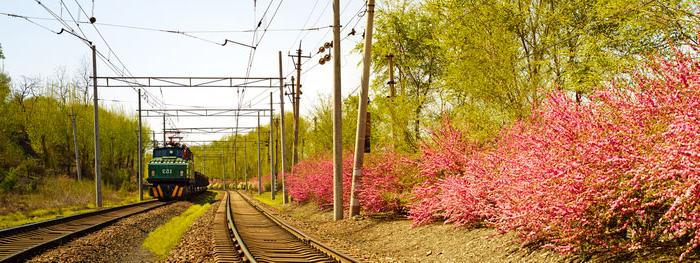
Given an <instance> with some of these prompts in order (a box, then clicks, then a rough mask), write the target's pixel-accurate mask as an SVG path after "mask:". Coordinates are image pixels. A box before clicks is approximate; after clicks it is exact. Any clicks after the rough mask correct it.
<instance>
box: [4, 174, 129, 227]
mask: <svg viewBox="0 0 700 263" xmlns="http://www.w3.org/2000/svg"><path fill="white" fill-rule="evenodd" d="M94 188H95V185H94V182H92V181H89V180H83V181H82V182H77V181H75V180H73V179H70V178H66V177H53V178H47V179H46V180H45V181H44V183H43V184H42V185H41V186H39V188H38V189H37V190H36V192H34V193H31V194H22V195H20V194H13V193H2V194H0V203H2V204H3V205H2V206H1V207H0V228H8V227H12V226H18V225H23V224H29V223H34V222H39V221H44V220H49V219H53V218H57V217H63V216H69V215H74V214H79V213H85V212H90V211H94V210H96V208H95V205H94V199H95V189H94ZM102 189H103V207H113V206H120V205H125V204H130V203H135V202H138V193H136V192H128V191H119V190H115V189H114V188H113V187H110V186H108V185H105V186H104V187H103V188H102Z"/></svg>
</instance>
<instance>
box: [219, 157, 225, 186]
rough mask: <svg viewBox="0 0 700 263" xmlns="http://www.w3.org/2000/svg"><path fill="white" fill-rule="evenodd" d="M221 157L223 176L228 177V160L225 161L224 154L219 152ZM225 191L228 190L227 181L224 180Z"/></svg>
mask: <svg viewBox="0 0 700 263" xmlns="http://www.w3.org/2000/svg"><path fill="white" fill-rule="evenodd" d="M219 156H220V158H221V178H222V179H223V178H226V162H224V154H223V153H219ZM224 191H226V181H224Z"/></svg>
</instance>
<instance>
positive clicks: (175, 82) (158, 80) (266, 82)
mask: <svg viewBox="0 0 700 263" xmlns="http://www.w3.org/2000/svg"><path fill="white" fill-rule="evenodd" d="M279 81H280V79H279V77H97V86H98V87H105V88H108V87H109V88H118V87H158V88H171V87H192V88H241V87H245V88H261V89H267V88H269V89H272V88H278V87H279V84H278V83H279ZM252 84H254V85H252Z"/></svg>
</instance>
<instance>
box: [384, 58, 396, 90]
mask: <svg viewBox="0 0 700 263" xmlns="http://www.w3.org/2000/svg"><path fill="white" fill-rule="evenodd" d="M386 58H387V59H388V60H389V83H387V84H389V96H390V97H391V99H392V100H394V97H395V96H396V88H395V87H394V84H396V82H395V81H394V54H389V55H386Z"/></svg>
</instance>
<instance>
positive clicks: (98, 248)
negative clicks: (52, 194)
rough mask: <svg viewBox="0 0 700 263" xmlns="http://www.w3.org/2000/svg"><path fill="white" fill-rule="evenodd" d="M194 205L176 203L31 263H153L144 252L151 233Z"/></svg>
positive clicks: (149, 256)
mask: <svg viewBox="0 0 700 263" xmlns="http://www.w3.org/2000/svg"><path fill="white" fill-rule="evenodd" d="M190 205H191V203H189V202H177V203H173V204H168V205H165V206H163V207H159V208H156V209H154V210H151V211H147V212H144V213H141V214H138V215H135V216H131V217H127V218H124V219H121V220H119V221H118V222H116V223H114V224H112V225H110V226H107V227H105V228H103V229H101V230H98V231H96V232H93V233H91V234H87V235H86V236H83V237H80V238H77V239H74V240H72V241H70V242H68V243H66V244H64V245H62V246H59V247H56V248H53V249H49V250H46V251H45V252H44V253H42V254H40V255H37V256H35V257H34V258H32V259H31V260H29V261H30V262H152V261H153V260H154V258H153V256H152V255H151V253H150V252H148V251H146V250H144V249H142V248H141V244H142V243H143V240H144V239H146V236H148V233H149V232H151V231H153V230H154V229H156V228H157V227H158V226H159V225H161V224H163V223H165V222H167V221H168V220H169V219H170V218H172V217H174V216H177V215H179V214H180V213H182V212H183V211H185V210H187V208H188V207H189V206H190Z"/></svg>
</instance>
